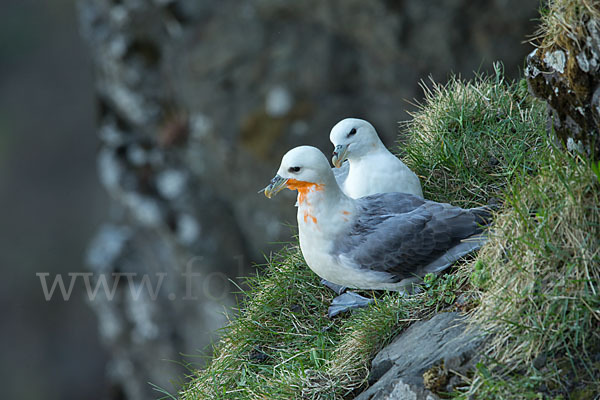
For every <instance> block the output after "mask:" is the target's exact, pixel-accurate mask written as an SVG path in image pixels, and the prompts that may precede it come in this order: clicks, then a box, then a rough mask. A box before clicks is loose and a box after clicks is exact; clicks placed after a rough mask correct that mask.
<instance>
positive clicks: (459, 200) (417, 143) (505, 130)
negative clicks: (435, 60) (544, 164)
mask: <svg viewBox="0 0 600 400" xmlns="http://www.w3.org/2000/svg"><path fill="white" fill-rule="evenodd" d="M495 71H496V72H495V74H494V75H493V76H490V77H478V78H476V79H475V80H474V81H463V80H461V79H460V78H457V77H452V78H450V81H449V82H448V83H447V84H446V85H440V84H436V83H435V82H432V83H431V86H430V87H429V86H426V85H425V84H422V87H423V89H424V91H425V99H424V100H423V102H422V103H421V104H419V105H418V106H419V109H418V111H417V112H416V113H413V114H412V117H413V119H412V120H410V121H407V122H405V123H404V124H402V128H403V130H404V131H405V133H406V136H407V137H408V140H407V143H406V144H404V145H402V148H401V150H402V151H404V152H405V153H406V157H405V162H406V164H407V165H408V166H409V167H410V168H411V169H412V170H413V171H415V173H416V174H417V175H419V176H420V178H421V183H422V185H423V192H424V195H425V198H428V199H431V200H436V201H442V202H450V203H452V204H455V205H458V206H461V207H474V206H478V205H483V204H488V203H489V202H490V200H492V199H493V198H500V197H501V196H502V193H503V192H504V190H505V189H506V187H507V185H508V184H510V182H511V181H512V179H513V177H514V176H516V175H522V174H530V173H535V171H536V170H537V168H538V165H539V162H540V150H542V151H543V149H541V147H543V146H544V139H543V136H542V134H541V131H542V130H543V127H545V126H546V116H545V113H544V111H543V110H544V109H543V106H542V105H541V104H540V103H539V102H537V101H536V100H534V99H532V98H531V97H530V96H529V95H528V94H527V89H526V86H525V87H524V86H523V84H522V83H521V82H520V83H512V82H506V81H505V80H504V77H503V71H502V67H501V65H500V64H498V63H497V64H495Z"/></svg>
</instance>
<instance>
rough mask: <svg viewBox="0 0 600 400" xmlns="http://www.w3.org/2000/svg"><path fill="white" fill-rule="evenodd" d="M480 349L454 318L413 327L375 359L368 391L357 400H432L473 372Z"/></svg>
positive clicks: (445, 316)
mask: <svg viewBox="0 0 600 400" xmlns="http://www.w3.org/2000/svg"><path fill="white" fill-rule="evenodd" d="M483 343H484V341H483V339H482V337H481V336H480V334H479V333H478V332H477V331H476V330H473V329H472V328H471V329H469V330H467V329H466V322H465V319H464V318H463V317H461V316H460V315H459V314H458V313H455V312H449V313H441V314H437V315H436V316H434V317H433V318H431V319H430V320H429V321H419V322H416V323H414V324H413V325H411V326H410V327H409V328H408V329H407V330H406V331H405V332H403V333H401V334H400V335H398V337H397V338H396V339H394V341H393V342H392V343H391V344H389V345H388V346H387V347H385V348H384V349H383V350H381V351H380V352H379V353H378V354H377V356H376V357H375V359H374V360H373V363H372V368H371V374H370V376H369V381H370V383H371V386H370V387H369V388H368V389H367V390H365V391H364V392H363V393H361V394H360V395H359V396H357V397H356V400H376V399H377V400H379V399H390V400H391V399H402V400H436V399H438V398H439V397H438V396H437V395H436V393H439V392H446V393H448V392H452V390H453V389H454V388H455V387H456V386H457V385H459V384H460V383H461V378H460V376H461V375H462V376H466V375H467V374H468V373H469V371H470V370H472V369H473V368H474V367H475V364H476V362H477V357H478V354H479V349H480V348H481V346H482V344H483Z"/></svg>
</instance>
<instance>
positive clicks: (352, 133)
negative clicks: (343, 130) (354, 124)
mask: <svg viewBox="0 0 600 400" xmlns="http://www.w3.org/2000/svg"><path fill="white" fill-rule="evenodd" d="M353 135H356V128H352V130H351V131H350V133H348V137H350V136H353Z"/></svg>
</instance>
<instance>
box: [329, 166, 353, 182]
mask: <svg viewBox="0 0 600 400" xmlns="http://www.w3.org/2000/svg"><path fill="white" fill-rule="evenodd" d="M331 170H332V171H333V176H335V180H336V182H337V184H338V185H339V186H340V187H342V185H343V184H344V181H345V180H346V178H347V177H348V173H349V172H350V163H349V162H348V161H344V163H343V164H342V166H341V167H339V168H331Z"/></svg>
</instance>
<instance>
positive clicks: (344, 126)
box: [329, 118, 383, 168]
mask: <svg viewBox="0 0 600 400" xmlns="http://www.w3.org/2000/svg"><path fill="white" fill-rule="evenodd" d="M329 140H330V141H331V143H333V146H334V150H333V157H332V162H333V165H335V166H336V167H338V168H339V167H340V166H341V165H342V163H343V162H344V161H345V160H349V161H350V162H352V159H357V158H360V157H362V156H364V155H365V154H368V153H369V152H371V151H373V150H377V149H379V148H380V147H381V146H383V143H381V140H380V139H379V136H378V135H377V131H375V128H373V125H371V124H370V123H369V122H367V121H365V120H363V119H357V118H346V119H343V120H341V121H340V122H338V123H337V124H335V126H334V127H333V128H332V129H331V133H330V134H329Z"/></svg>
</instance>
